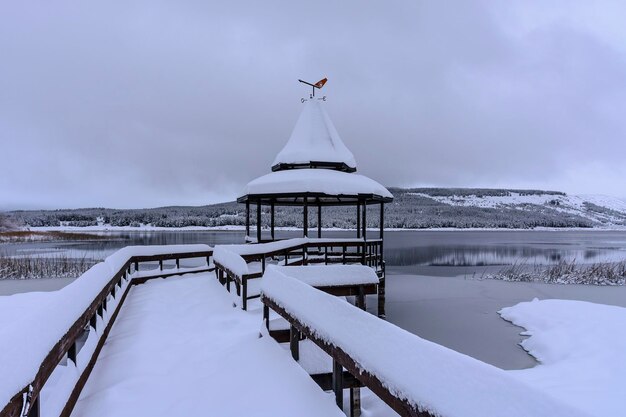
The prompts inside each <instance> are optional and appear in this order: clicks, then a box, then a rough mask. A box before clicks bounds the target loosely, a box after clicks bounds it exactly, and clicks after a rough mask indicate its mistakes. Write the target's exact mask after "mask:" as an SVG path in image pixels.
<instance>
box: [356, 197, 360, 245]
mask: <svg viewBox="0 0 626 417" xmlns="http://www.w3.org/2000/svg"><path fill="white" fill-rule="evenodd" d="M356 237H357V238H360V237H361V203H360V202H358V203H356Z"/></svg>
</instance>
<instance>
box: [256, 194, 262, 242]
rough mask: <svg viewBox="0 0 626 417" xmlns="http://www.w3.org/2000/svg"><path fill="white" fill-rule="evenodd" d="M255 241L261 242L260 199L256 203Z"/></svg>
mask: <svg viewBox="0 0 626 417" xmlns="http://www.w3.org/2000/svg"><path fill="white" fill-rule="evenodd" d="M256 241H257V243H261V201H259V203H258V204H257V205H256Z"/></svg>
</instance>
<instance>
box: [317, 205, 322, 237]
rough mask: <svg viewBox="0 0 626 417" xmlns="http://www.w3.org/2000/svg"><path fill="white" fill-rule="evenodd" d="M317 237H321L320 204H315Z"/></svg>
mask: <svg viewBox="0 0 626 417" xmlns="http://www.w3.org/2000/svg"><path fill="white" fill-rule="evenodd" d="M317 237H322V205H321V204H318V205H317Z"/></svg>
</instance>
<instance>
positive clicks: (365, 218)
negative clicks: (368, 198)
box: [363, 204, 367, 249]
mask: <svg viewBox="0 0 626 417" xmlns="http://www.w3.org/2000/svg"><path fill="white" fill-rule="evenodd" d="M363 240H367V204H363ZM363 249H365V248H363Z"/></svg>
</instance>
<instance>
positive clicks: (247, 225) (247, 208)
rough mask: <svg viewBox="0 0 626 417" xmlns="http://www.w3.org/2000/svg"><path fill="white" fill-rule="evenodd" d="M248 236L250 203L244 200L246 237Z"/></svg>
mask: <svg viewBox="0 0 626 417" xmlns="http://www.w3.org/2000/svg"><path fill="white" fill-rule="evenodd" d="M247 236H250V201H248V200H246V237H247Z"/></svg>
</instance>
